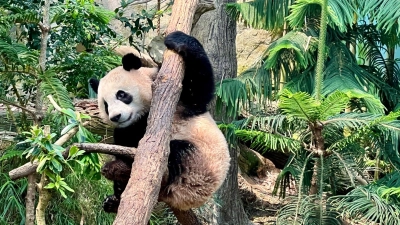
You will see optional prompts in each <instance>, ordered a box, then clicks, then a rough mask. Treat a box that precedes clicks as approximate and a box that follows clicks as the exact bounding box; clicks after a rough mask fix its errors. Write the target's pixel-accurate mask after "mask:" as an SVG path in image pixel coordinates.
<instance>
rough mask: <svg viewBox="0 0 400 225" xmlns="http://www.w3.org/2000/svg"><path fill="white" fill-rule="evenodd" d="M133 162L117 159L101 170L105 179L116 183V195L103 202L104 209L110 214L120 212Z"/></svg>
mask: <svg viewBox="0 0 400 225" xmlns="http://www.w3.org/2000/svg"><path fill="white" fill-rule="evenodd" d="M131 165H132V162H130V161H124V160H120V159H116V160H114V161H110V162H108V163H106V164H105V165H104V166H103V168H102V169H101V173H102V174H103V176H104V177H106V178H107V179H109V180H112V181H114V194H113V195H110V196H107V197H106V198H105V199H104V201H103V209H104V211H106V212H109V213H116V212H117V211H118V207H119V203H120V201H121V195H122V192H124V190H125V188H126V185H127V184H128V180H129V177H130V173H131Z"/></svg>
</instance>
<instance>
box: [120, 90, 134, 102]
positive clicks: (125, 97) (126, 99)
mask: <svg viewBox="0 0 400 225" xmlns="http://www.w3.org/2000/svg"><path fill="white" fill-rule="evenodd" d="M116 97H117V99H118V100H120V101H121V102H123V103H125V104H129V103H131V102H132V95H130V94H129V93H126V92H125V91H121V90H119V91H118V92H117V94H116Z"/></svg>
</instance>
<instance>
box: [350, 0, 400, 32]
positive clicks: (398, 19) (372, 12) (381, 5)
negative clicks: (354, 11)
mask: <svg viewBox="0 0 400 225" xmlns="http://www.w3.org/2000/svg"><path fill="white" fill-rule="evenodd" d="M357 5H358V6H359V7H360V9H361V11H360V16H361V18H369V20H370V21H371V22H374V23H376V24H377V28H378V29H380V30H383V31H385V32H386V33H390V32H391V30H396V31H397V34H399V33H400V29H398V26H399V23H400V4H399V2H398V1H393V0H357Z"/></svg>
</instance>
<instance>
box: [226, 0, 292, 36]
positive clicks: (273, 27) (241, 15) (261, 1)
mask: <svg viewBox="0 0 400 225" xmlns="http://www.w3.org/2000/svg"><path fill="white" fill-rule="evenodd" d="M294 2H295V0H268V1H266V0H254V1H251V2H244V3H234V4H227V11H228V13H230V14H231V15H232V16H234V17H235V18H236V19H238V20H239V19H240V20H243V21H245V23H246V24H247V25H249V26H251V27H253V28H257V29H265V30H270V31H275V32H278V31H282V28H283V27H284V23H285V18H286V17H287V16H288V15H289V13H290V11H289V6H290V5H292V4H293V3H294Z"/></svg>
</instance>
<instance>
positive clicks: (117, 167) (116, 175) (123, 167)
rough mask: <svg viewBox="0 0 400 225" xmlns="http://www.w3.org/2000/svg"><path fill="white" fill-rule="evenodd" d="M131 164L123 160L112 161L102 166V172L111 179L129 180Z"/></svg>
mask: <svg viewBox="0 0 400 225" xmlns="http://www.w3.org/2000/svg"><path fill="white" fill-rule="evenodd" d="M131 165H132V164H128V163H126V162H124V161H122V160H114V161H110V162H107V163H106V164H104V166H103V167H102V168H101V174H103V176H104V177H105V178H107V179H109V180H113V181H116V180H117V181H126V182H127V181H128V180H129V177H130V175H131Z"/></svg>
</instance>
